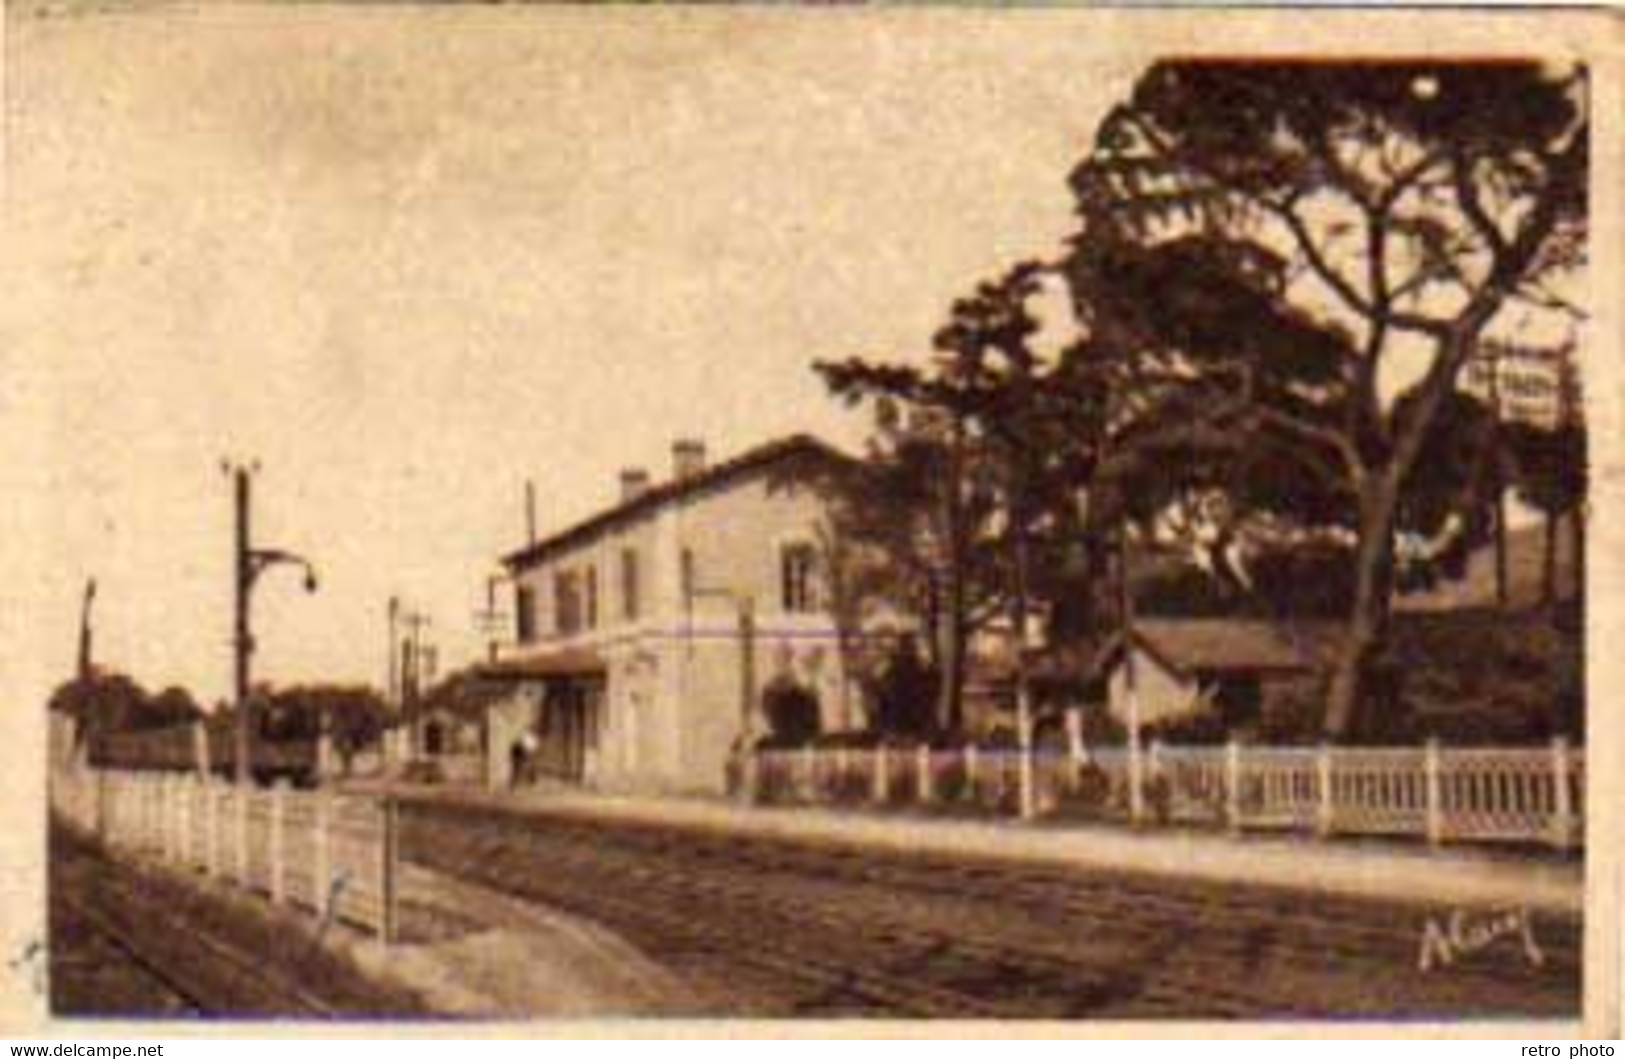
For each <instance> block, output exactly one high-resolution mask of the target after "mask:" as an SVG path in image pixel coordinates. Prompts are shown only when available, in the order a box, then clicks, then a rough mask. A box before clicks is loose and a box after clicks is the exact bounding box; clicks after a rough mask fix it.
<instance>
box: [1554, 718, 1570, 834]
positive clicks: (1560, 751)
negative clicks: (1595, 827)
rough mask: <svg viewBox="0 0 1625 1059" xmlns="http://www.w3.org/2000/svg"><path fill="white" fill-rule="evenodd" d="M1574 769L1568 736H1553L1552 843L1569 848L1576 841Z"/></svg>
mask: <svg viewBox="0 0 1625 1059" xmlns="http://www.w3.org/2000/svg"><path fill="white" fill-rule="evenodd" d="M1572 777H1573V771H1572V764H1571V762H1570V761H1569V741H1568V738H1567V737H1566V736H1562V735H1557V736H1553V737H1552V794H1553V799H1552V823H1551V843H1552V845H1554V846H1556V847H1557V848H1558V849H1568V848H1569V846H1571V845H1572V844H1573V842H1574V831H1575V827H1574V824H1575V820H1574V794H1573V790H1572V788H1571V787H1570V783H1571V781H1572Z"/></svg>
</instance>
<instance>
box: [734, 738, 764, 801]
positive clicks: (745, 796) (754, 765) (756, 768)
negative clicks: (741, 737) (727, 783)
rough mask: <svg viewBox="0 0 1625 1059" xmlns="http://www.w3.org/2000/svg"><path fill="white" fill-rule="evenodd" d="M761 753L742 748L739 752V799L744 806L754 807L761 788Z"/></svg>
mask: <svg viewBox="0 0 1625 1059" xmlns="http://www.w3.org/2000/svg"><path fill="white" fill-rule="evenodd" d="M761 768H762V760H761V751H759V750H757V749H756V748H755V747H753V746H744V747H742V748H741V749H740V751H739V797H740V799H741V800H742V801H744V803H745V804H746V805H754V804H756V801H757V796H758V794H759V793H760V787H761Z"/></svg>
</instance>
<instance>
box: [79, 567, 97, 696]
mask: <svg viewBox="0 0 1625 1059" xmlns="http://www.w3.org/2000/svg"><path fill="white" fill-rule="evenodd" d="M95 601H96V579H95V578H94V577H92V578H90V579H89V580H87V581H86V582H85V595H84V598H83V600H82V601H81V602H80V604H79V679H80V680H81V681H87V680H89V679H90V677H91V674H92V672H93V671H94V670H95V660H94V653H93V651H92V649H91V647H92V643H91V641H92V638H93V633H92V631H91V628H90V605H91V604H92V603H94V602H95Z"/></svg>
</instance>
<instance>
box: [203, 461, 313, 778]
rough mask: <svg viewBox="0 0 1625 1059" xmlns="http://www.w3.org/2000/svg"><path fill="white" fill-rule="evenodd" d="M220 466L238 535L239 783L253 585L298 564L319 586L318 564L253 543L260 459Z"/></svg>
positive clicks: (246, 765) (245, 741) (245, 751)
mask: <svg viewBox="0 0 1625 1059" xmlns="http://www.w3.org/2000/svg"><path fill="white" fill-rule="evenodd" d="M221 469H222V470H224V471H225V472H226V473H228V474H230V475H231V476H232V478H233V480H234V482H235V485H236V499H237V536H236V547H235V554H234V560H235V561H234V568H235V571H236V575H235V578H234V582H235V587H236V608H235V609H236V622H235V634H234V636H233V637H232V646H233V650H234V653H235V656H236V692H237V733H236V734H237V755H236V756H237V768H236V780H237V785H238V786H239V787H243V788H246V787H248V785H249V784H250V783H252V782H253V775H254V772H253V768H252V758H251V755H252V754H253V727H252V725H250V723H249V713H250V704H249V663H250V659H251V658H252V656H253V654H254V634H253V632H252V630H251V628H250V623H249V613H250V609H249V604H250V602H251V600H252V598H253V594H254V585H255V584H256V583H257V582H258V581H259V577H260V575H261V574H263V573H264V572H265V571H266V570H269V569H270V568H271V567H273V566H284V565H287V566H298V567H301V568H302V569H303V570H304V572H305V591H306V592H312V593H313V592H315V591H316V588H317V578H316V568H315V567H314V566H313V565H311V562H310V560H308V559H306V558H305V557H304V556H302V555H297V554H295V553H293V552H290V551H287V550H285V549H282V548H255V547H253V546H252V544H251V543H250V533H249V516H250V509H251V505H252V495H251V492H250V489H251V484H252V481H253V476H254V474H255V473H256V472H258V470H259V464H258V463H257V462H251V463H248V464H232V463H229V462H225V463H222V464H221Z"/></svg>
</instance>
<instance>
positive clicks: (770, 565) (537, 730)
mask: <svg viewBox="0 0 1625 1059" xmlns="http://www.w3.org/2000/svg"><path fill="white" fill-rule="evenodd" d="M672 463H673V465H672V471H671V476H670V478H669V479H668V480H666V481H663V482H655V481H653V480H651V478H650V476H649V475H647V474H646V473H644V472H642V471H638V470H629V471H625V472H623V473H622V476H621V483H620V487H621V493H620V500H619V502H618V503H617V504H616V505H615V506H613V507H611V508H609V509H608V510H606V511H603V512H601V513H599V514H597V515H595V516H593V517H592V518H589V519H587V520H586V521H584V522H581V523H579V524H577V525H575V526H572V527H570V528H568V529H566V530H564V531H562V532H560V533H556V534H554V535H552V536H550V537H547V538H545V539H542V540H539V541H537V542H536V543H534V544H531V545H529V546H528V547H526V548H523V549H521V550H519V551H516V552H514V553H512V554H510V555H508V556H506V557H505V558H504V560H503V562H504V565H505V566H506V568H507V570H508V573H509V575H510V577H511V578H512V581H513V585H514V604H515V625H516V629H515V632H516V641H517V642H516V643H515V644H514V645H513V646H512V647H511V648H509V649H507V650H505V651H504V652H503V653H502V656H501V657H500V658H499V659H498V660H497V661H496V662H494V663H492V664H491V665H489V666H488V667H486V675H487V676H488V677H491V678H493V679H497V680H502V681H505V682H507V683H508V684H509V685H510V686H511V692H510V693H509V694H507V695H505V696H503V697H502V698H501V699H500V700H499V701H498V703H497V704H496V705H495V706H494V707H492V709H491V710H490V713H489V717H488V730H487V761H488V777H487V778H488V782H489V783H491V784H492V785H495V786H502V785H508V784H511V783H515V782H524V781H525V780H527V779H528V778H530V777H532V776H546V777H552V778H555V779H560V780H565V781H570V782H580V783H583V784H585V785H589V786H593V787H596V788H600V789H611V790H613V789H624V790H659V791H674V792H713V791H721V790H722V789H723V788H724V786H725V783H726V775H727V767H728V761H729V757H730V754H731V752H732V750H733V749H734V748H735V747H737V746H739V745H741V744H742V743H743V742H745V741H750V740H755V739H757V738H761V737H762V736H764V735H766V734H768V733H769V730H770V727H771V724H770V719H769V718H768V717H767V716H766V714H765V711H764V709H763V701H764V696H765V695H766V694H769V693H770V689H779V690H781V691H782V690H783V689H784V688H786V687H794V688H795V689H796V690H797V692H798V693H799V698H798V701H802V702H808V701H811V702H816V704H817V705H816V711H817V715H818V725H819V727H820V728H822V729H823V730H825V731H829V730H837V729H846V728H850V727H855V726H858V725H861V723H862V712H861V704H859V703H858V702H857V701H856V695H857V692H856V690H855V689H854V688H852V687H850V686H849V681H848V680H847V679H846V674H845V673H844V672H843V664H842V658H841V653H842V652H841V650H840V638H839V637H838V635H837V628H836V623H835V621H834V619H833V618H832V616H831V612H830V607H829V599H828V591H827V588H828V584H827V582H828V579H827V577H826V575H825V571H824V565H825V564H824V561H823V558H822V557H823V555H824V554H825V548H824V545H823V542H824V541H827V539H828V537H827V534H828V533H829V532H830V527H829V525H828V523H827V511H828V505H827V503H826V501H825V500H824V499H823V494H822V493H821V491H820V489H819V488H818V483H820V482H827V481H828V480H829V479H828V475H830V474H831V473H834V474H839V473H840V471H841V469H842V468H843V467H844V466H846V459H845V457H843V456H841V455H840V454H839V453H837V452H836V451H834V450H833V449H831V448H829V447H827V446H825V445H824V444H822V443H821V442H819V441H817V440H815V439H813V438H811V437H807V436H804V435H796V436H793V437H789V438H785V439H783V440H780V441H776V442H772V443H770V444H767V445H763V446H760V447H758V448H755V449H752V450H750V451H748V452H745V453H743V454H741V455H739V456H737V457H735V458H732V459H730V460H727V461H725V462H722V463H718V464H715V465H710V464H708V463H707V462H706V457H705V450H704V447H703V445H702V444H701V443H699V442H695V441H682V442H678V443H676V444H675V445H674V446H673V461H672Z"/></svg>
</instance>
